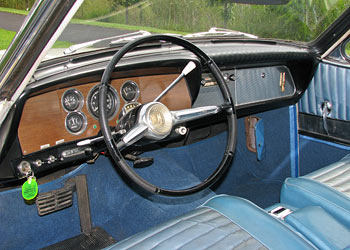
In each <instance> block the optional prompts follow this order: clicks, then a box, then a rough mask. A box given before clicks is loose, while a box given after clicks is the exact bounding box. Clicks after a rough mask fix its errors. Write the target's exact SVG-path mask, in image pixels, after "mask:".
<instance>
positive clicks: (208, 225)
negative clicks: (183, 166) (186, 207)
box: [106, 196, 314, 249]
mask: <svg viewBox="0 0 350 250" xmlns="http://www.w3.org/2000/svg"><path fill="white" fill-rule="evenodd" d="M135 223H137V222H135ZM154 248H156V249H314V248H313V246H312V245H311V243H309V242H308V241H306V240H305V239H304V238H302V237H301V236H300V235H298V234H297V233H295V232H294V231H293V230H292V229H290V228H289V227H288V226H286V225H284V224H283V223H282V222H280V221H279V220H277V219H275V218H273V217H272V216H270V215H269V214H268V213H266V212H265V211H264V210H262V209H260V208H258V207H257V206H255V205H254V204H252V203H250V202H248V201H246V200H244V199H240V198H237V197H231V196H216V197H214V198H212V199H210V200H209V201H207V202H206V203H205V204H204V205H203V206H201V207H199V208H197V209H195V210H194V211H192V212H190V213H188V214H186V215H183V216H181V217H178V218H176V219H173V220H170V221H168V222H166V223H164V224H162V225H160V226H157V227H154V228H152V229H149V230H147V231H145V232H142V233H139V234H137V235H134V236H132V237H130V238H128V239H125V240H123V241H121V242H119V243H117V244H115V245H112V246H110V247H108V248H106V249H154Z"/></svg>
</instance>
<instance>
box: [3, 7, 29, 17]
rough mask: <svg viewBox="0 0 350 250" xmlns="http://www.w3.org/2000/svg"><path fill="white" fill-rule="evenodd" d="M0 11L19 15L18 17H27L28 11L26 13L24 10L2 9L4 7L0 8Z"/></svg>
mask: <svg viewBox="0 0 350 250" xmlns="http://www.w3.org/2000/svg"><path fill="white" fill-rule="evenodd" d="M0 11H2V12H9V13H13V14H19V15H28V13H29V11H26V10H17V9H11V8H4V7H0Z"/></svg>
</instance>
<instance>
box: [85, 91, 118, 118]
mask: <svg viewBox="0 0 350 250" xmlns="http://www.w3.org/2000/svg"><path fill="white" fill-rule="evenodd" d="M98 96H99V85H96V86H95V87H93V88H92V89H91V90H90V92H89V95H88V98H87V101H86V102H87V107H88V110H89V112H90V114H91V115H92V116H93V117H94V118H95V119H96V120H98V116H99V110H98V99H99V97H98ZM119 106H120V101H119V96H118V93H117V91H116V90H115V88H113V87H112V86H110V85H109V86H108V91H107V100H106V109H107V117H108V120H111V119H113V117H114V116H115V115H116V114H117V111H118V110H119Z"/></svg>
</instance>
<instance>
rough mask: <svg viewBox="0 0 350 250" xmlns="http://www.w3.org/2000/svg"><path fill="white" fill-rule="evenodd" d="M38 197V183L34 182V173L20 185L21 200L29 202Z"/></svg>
mask: <svg viewBox="0 0 350 250" xmlns="http://www.w3.org/2000/svg"><path fill="white" fill-rule="evenodd" d="M37 195H38V183H37V182H36V178H35V176H34V173H33V172H32V175H31V176H29V177H27V180H26V182H24V183H23V185H22V197H23V199H25V200H27V201H29V200H33V199H34V198H35V197H36V196H37Z"/></svg>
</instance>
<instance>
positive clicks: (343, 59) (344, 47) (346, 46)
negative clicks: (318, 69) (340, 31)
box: [325, 37, 350, 65]
mask: <svg viewBox="0 0 350 250" xmlns="http://www.w3.org/2000/svg"><path fill="white" fill-rule="evenodd" d="M325 59H326V60H330V61H333V62H338V63H341V64H344V65H350V37H348V38H347V39H346V40H344V41H343V42H342V43H341V44H340V45H338V47H336V48H335V49H334V50H333V51H332V52H331V53H330V54H329V55H328V56H326V57H325Z"/></svg>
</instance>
